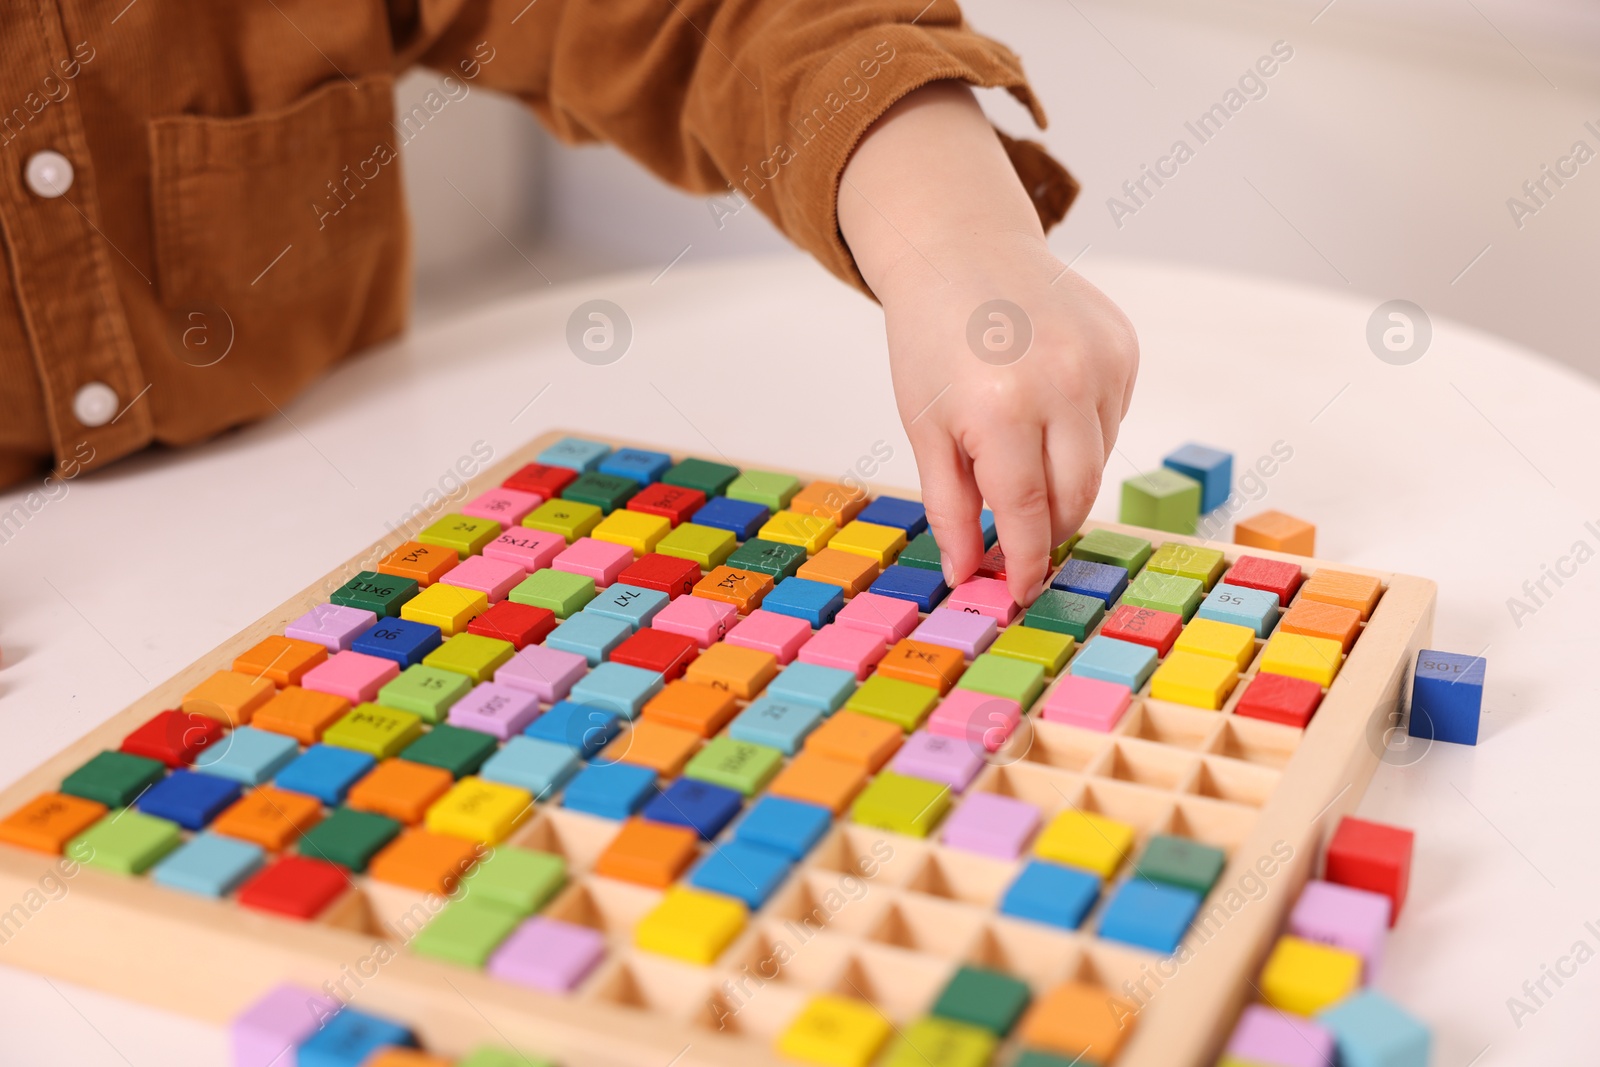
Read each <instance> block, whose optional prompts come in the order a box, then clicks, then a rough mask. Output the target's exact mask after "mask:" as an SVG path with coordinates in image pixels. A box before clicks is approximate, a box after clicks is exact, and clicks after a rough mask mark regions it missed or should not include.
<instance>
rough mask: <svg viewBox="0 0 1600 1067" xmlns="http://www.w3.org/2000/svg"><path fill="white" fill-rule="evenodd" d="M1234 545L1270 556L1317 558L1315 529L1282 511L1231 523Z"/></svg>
mask: <svg viewBox="0 0 1600 1067" xmlns="http://www.w3.org/2000/svg"><path fill="white" fill-rule="evenodd" d="M1233 541H1234V543H1235V544H1239V545H1248V546H1249V547H1250V548H1264V549H1266V550H1267V551H1269V552H1290V553H1293V554H1294V555H1296V556H1313V555H1316V544H1317V528H1316V527H1315V526H1313V525H1311V524H1310V523H1309V522H1307V521H1305V520H1304V519H1297V518H1295V517H1294V516H1293V515H1285V514H1284V513H1283V512H1281V511H1263V512H1262V513H1261V514H1259V515H1253V516H1251V517H1250V518H1248V519H1240V520H1239V521H1238V522H1236V523H1234V524H1233Z"/></svg>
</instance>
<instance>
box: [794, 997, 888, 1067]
mask: <svg viewBox="0 0 1600 1067" xmlns="http://www.w3.org/2000/svg"><path fill="white" fill-rule="evenodd" d="M888 1039H889V1021H888V1020H887V1019H885V1018H884V1017H883V1015H882V1014H881V1013H880V1012H879V1011H878V1010H877V1009H876V1008H874V1007H873V1006H872V1005H871V1004H868V1003H866V1002H865V1001H861V1000H854V999H852V998H850V997H841V996H837V995H834V994H831V993H823V994H820V995H818V996H814V997H812V998H811V1001H810V1003H808V1004H807V1005H806V1006H805V1008H803V1009H802V1010H801V1012H800V1014H799V1015H796V1016H795V1017H794V1022H792V1023H790V1024H789V1028H788V1029H787V1030H785V1031H784V1032H783V1033H781V1034H779V1035H778V1051H779V1052H780V1053H781V1054H782V1055H785V1056H788V1057H789V1058H790V1059H796V1060H804V1061H805V1062H806V1063H820V1064H824V1065H825V1067H867V1064H869V1063H871V1062H872V1059H873V1057H874V1056H876V1055H877V1054H878V1050H879V1049H880V1048H882V1047H883V1043H884V1042H885V1041H887V1040H888Z"/></svg>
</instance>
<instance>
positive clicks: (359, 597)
mask: <svg viewBox="0 0 1600 1067" xmlns="http://www.w3.org/2000/svg"><path fill="white" fill-rule="evenodd" d="M416 595H417V583H416V580H415V579H413V578H396V577H395V576H394V575H392V574H379V573H378V572H377V571H362V572H361V573H360V574H358V575H356V576H355V577H354V578H352V579H350V580H349V581H348V582H345V583H344V584H343V585H341V586H340V587H339V588H338V589H335V590H334V591H333V593H332V594H330V595H329V597H328V599H329V600H331V601H333V603H335V604H341V605H343V606H344V607H347V608H360V609H361V610H362V611H371V612H374V613H376V614H377V616H378V618H380V619H382V618H385V617H387V618H394V617H395V616H397V615H399V614H400V608H401V606H402V605H403V604H405V602H406V601H408V600H410V599H411V598H412V597H414V596H416Z"/></svg>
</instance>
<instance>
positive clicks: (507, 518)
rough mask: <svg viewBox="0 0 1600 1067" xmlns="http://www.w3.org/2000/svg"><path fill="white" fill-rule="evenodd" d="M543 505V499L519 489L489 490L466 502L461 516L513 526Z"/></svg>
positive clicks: (536, 494)
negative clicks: (491, 520)
mask: <svg viewBox="0 0 1600 1067" xmlns="http://www.w3.org/2000/svg"><path fill="white" fill-rule="evenodd" d="M543 503H544V497H542V496H540V495H539V494H538V493H525V492H523V491H522V490H520V489H491V490H489V491H488V492H487V493H484V494H483V495H482V496H476V497H473V498H472V499H471V500H469V501H467V503H466V505H465V506H463V507H462V509H461V514H463V515H471V516H473V517H474V518H479V519H493V520H494V521H495V522H498V523H499V524H500V525H501V526H515V525H517V523H519V522H521V521H522V518H523V516H525V515H527V514H528V512H530V511H532V510H533V509H534V508H536V507H538V506H539V505H540V504H543Z"/></svg>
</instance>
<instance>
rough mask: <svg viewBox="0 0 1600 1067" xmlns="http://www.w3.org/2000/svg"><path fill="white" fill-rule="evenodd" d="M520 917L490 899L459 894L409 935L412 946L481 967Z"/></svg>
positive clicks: (444, 957)
mask: <svg viewBox="0 0 1600 1067" xmlns="http://www.w3.org/2000/svg"><path fill="white" fill-rule="evenodd" d="M522 919H523V916H521V915H519V914H518V913H517V912H516V911H514V910H512V909H511V908H507V907H502V906H501V905H499V904H495V903H493V902H492V901H488V900H479V899H477V898H476V897H462V898H461V899H459V900H452V901H451V902H450V903H448V904H446V905H445V906H444V907H443V908H442V909H440V911H439V914H437V915H435V916H434V917H433V921H432V922H430V923H428V925H427V926H424V927H423V928H422V929H421V930H420V931H419V932H418V933H417V936H416V937H414V938H412V939H411V949H412V951H414V952H416V953H417V954H418V955H421V956H432V957H433V958H434V959H438V960H448V961H450V962H451V963H459V964H461V966H463V967H482V966H483V965H484V964H485V963H487V962H488V961H489V954H490V953H491V952H493V951H494V950H495V949H497V948H499V947H500V942H502V941H504V940H505V939H506V938H508V937H510V936H511V932H512V931H513V930H515V929H516V928H517V926H518V925H519V924H520V923H521V922H522Z"/></svg>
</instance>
